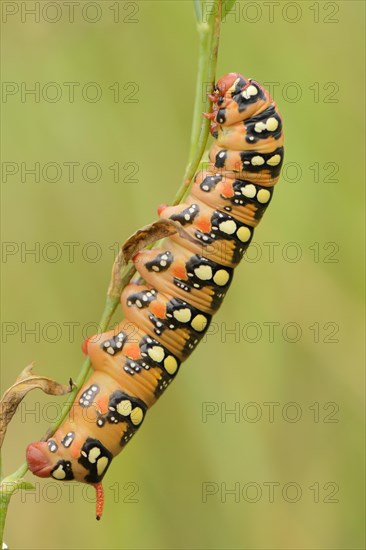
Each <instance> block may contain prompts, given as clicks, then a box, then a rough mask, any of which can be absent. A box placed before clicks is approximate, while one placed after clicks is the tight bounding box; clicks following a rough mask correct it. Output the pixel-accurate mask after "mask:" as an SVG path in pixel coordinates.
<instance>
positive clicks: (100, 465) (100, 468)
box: [97, 456, 108, 476]
mask: <svg viewBox="0 0 366 550" xmlns="http://www.w3.org/2000/svg"><path fill="white" fill-rule="evenodd" d="M107 466H108V458H107V457H106V456H102V457H101V458H100V459H99V460H98V462H97V474H98V476H101V475H102V473H103V472H104V470H105V469H106V467H107Z"/></svg>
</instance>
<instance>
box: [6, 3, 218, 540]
mask: <svg viewBox="0 0 366 550" xmlns="http://www.w3.org/2000/svg"><path fill="white" fill-rule="evenodd" d="M194 2H195V4H194V5H195V12H196V17H197V28H198V32H199V40H200V50H199V62H198V73H197V82H196V97H195V104H194V111H193V123H192V133H191V140H190V149H189V157H188V162H187V166H186V169H185V173H184V177H183V182H182V184H181V186H180V188H179V189H178V192H177V194H176V196H175V199H174V203H173V204H174V205H176V204H179V203H180V202H181V201H182V199H183V197H184V196H185V194H186V192H187V191H188V189H189V186H190V183H191V181H192V178H193V176H194V174H195V173H196V170H197V167H198V165H199V163H200V161H201V158H202V155H203V153H204V151H205V147H206V143H207V139H208V135H209V129H210V121H209V120H207V119H204V118H203V117H202V111H204V109H205V108H206V109H209V110H210V109H211V103H208V102H207V100H206V99H205V97H204V92H205V91H206V88H209V87H210V86H211V87H212V86H213V84H214V78H215V71H216V63H217V54H218V46H219V37H220V23H221V12H222V0H215V2H214V3H212V2H210V3H209V4H210V5H212V8H213V9H212V11H211V14H210V15H209V17H208V21H207V23H203V22H202V4H201V1H200V0H194ZM135 273H136V269H135V266H134V265H132V266H126V267H125V269H124V271H123V274H122V275H121V264H120V263H119V259H118V258H117V260H116V262H115V264H114V267H113V272H112V281H111V285H110V287H109V289H108V293H107V297H106V302H105V306H104V310H103V314H102V318H101V320H100V323H99V326H100V330H101V332H105V331H106V330H108V328H109V325H110V322H111V319H112V316H113V314H114V312H115V310H116V308H117V306H118V304H119V301H120V295H121V292H122V290H123V289H124V287H125V286H126V285H127V284H128V282H129V281H130V280H131V279H132V277H133V276H134V275H135ZM90 367H91V362H90V359H89V357H87V358H86V359H85V360H84V362H83V364H82V366H81V369H80V372H79V374H78V377H77V379H76V382H75V388H74V389H73V390H72V391H71V392H70V394H69V395H68V397H67V400H66V401H65V404H64V406H63V410H62V412H61V414H60V416H59V417H58V418H57V420H56V421H55V423H54V424H53V425H52V426H51V427H50V428H49V429H48V430H47V433H46V434H45V435H44V437H43V438H42V439H43V440H46V439H48V438H49V437H50V436H51V435H53V434H54V433H55V431H56V430H57V429H58V428H59V427H60V426H61V424H62V423H63V421H64V420H65V418H66V416H67V415H68V414H69V412H70V409H71V407H72V404H73V402H74V399H75V396H76V394H77V392H78V391H79V389H80V388H81V387H82V386H83V384H84V382H85V380H86V379H87V377H88V374H89V370H90ZM27 470H28V466H27V463H26V462H25V463H24V464H22V465H21V466H20V467H19V468H18V469H17V470H16V471H15V472H13V473H12V474H10V475H9V476H7V477H6V478H4V479H3V480H2V481H1V486H0V545H1V544H2V542H3V530H4V526H5V519H6V514H7V511H8V506H9V502H10V499H11V496H12V495H13V494H14V492H15V491H16V490H18V489H25V490H26V489H27V488H28V489H29V488H31V485H30V484H27V482H25V481H24V480H23V479H22V478H23V476H24V475H25V474H26V472H27ZM27 485H28V486H27Z"/></svg>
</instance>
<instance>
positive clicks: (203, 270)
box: [194, 265, 212, 281]
mask: <svg viewBox="0 0 366 550" xmlns="http://www.w3.org/2000/svg"><path fill="white" fill-rule="evenodd" d="M194 273H195V275H196V277H198V278H199V279H201V281H209V280H210V279H211V278H212V269H211V267H210V266H209V265H200V266H199V267H197V269H195V270H194Z"/></svg>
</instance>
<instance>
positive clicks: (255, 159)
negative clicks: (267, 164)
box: [252, 155, 264, 166]
mask: <svg viewBox="0 0 366 550" xmlns="http://www.w3.org/2000/svg"><path fill="white" fill-rule="evenodd" d="M262 164H264V158H263V157H260V156H259V155H257V156H256V157H253V158H252V165H253V166H262Z"/></svg>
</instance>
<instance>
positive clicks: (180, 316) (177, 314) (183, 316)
mask: <svg viewBox="0 0 366 550" xmlns="http://www.w3.org/2000/svg"><path fill="white" fill-rule="evenodd" d="M173 316H174V318H175V319H176V320H177V321H179V322H180V323H188V321H189V320H190V319H191V312H190V311H189V309H188V308H184V309H177V310H175V311H174V313H173Z"/></svg>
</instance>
